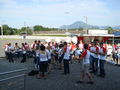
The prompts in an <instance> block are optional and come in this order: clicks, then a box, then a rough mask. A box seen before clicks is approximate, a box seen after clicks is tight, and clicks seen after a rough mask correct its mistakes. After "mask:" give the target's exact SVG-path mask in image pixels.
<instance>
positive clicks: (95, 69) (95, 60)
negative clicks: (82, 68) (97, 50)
mask: <svg viewBox="0 0 120 90" xmlns="http://www.w3.org/2000/svg"><path fill="white" fill-rule="evenodd" d="M91 65H92V72H93V73H97V72H98V58H95V57H93V56H91Z"/></svg>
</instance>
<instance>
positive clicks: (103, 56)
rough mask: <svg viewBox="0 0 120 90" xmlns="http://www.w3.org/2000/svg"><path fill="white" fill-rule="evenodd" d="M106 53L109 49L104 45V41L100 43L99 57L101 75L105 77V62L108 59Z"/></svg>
mask: <svg viewBox="0 0 120 90" xmlns="http://www.w3.org/2000/svg"><path fill="white" fill-rule="evenodd" d="M106 54H107V50H106V48H104V47H103V43H100V49H99V55H100V57H99V59H100V64H99V65H100V75H99V76H101V77H105V69H104V63H105V60H106Z"/></svg>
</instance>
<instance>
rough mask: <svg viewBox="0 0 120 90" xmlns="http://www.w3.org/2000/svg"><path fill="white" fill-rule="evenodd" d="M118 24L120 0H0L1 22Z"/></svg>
mask: <svg viewBox="0 0 120 90" xmlns="http://www.w3.org/2000/svg"><path fill="white" fill-rule="evenodd" d="M84 16H87V21H88V24H90V25H98V26H106V25H109V26H117V25H120V0H0V25H2V24H7V25H9V26H10V27H14V28H21V27H23V26H31V27H32V26H34V25H42V26H44V27H51V28H59V27H60V26H62V25H69V24H72V23H74V22H76V21H83V22H85V17H84Z"/></svg>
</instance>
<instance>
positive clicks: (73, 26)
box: [60, 21, 120, 29]
mask: <svg viewBox="0 0 120 90" xmlns="http://www.w3.org/2000/svg"><path fill="white" fill-rule="evenodd" d="M108 27H111V26H96V25H89V24H86V23H84V22H82V21H77V22H74V23H73V24H71V25H63V26H61V27H60V29H78V28H87V29H106V28H108ZM112 28H113V29H120V26H115V27H112Z"/></svg>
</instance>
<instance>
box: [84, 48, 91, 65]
mask: <svg viewBox="0 0 120 90" xmlns="http://www.w3.org/2000/svg"><path fill="white" fill-rule="evenodd" d="M83 53H86V55H85V56H84V57H83V64H90V60H89V58H90V51H89V50H86V51H85V52H83Z"/></svg>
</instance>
